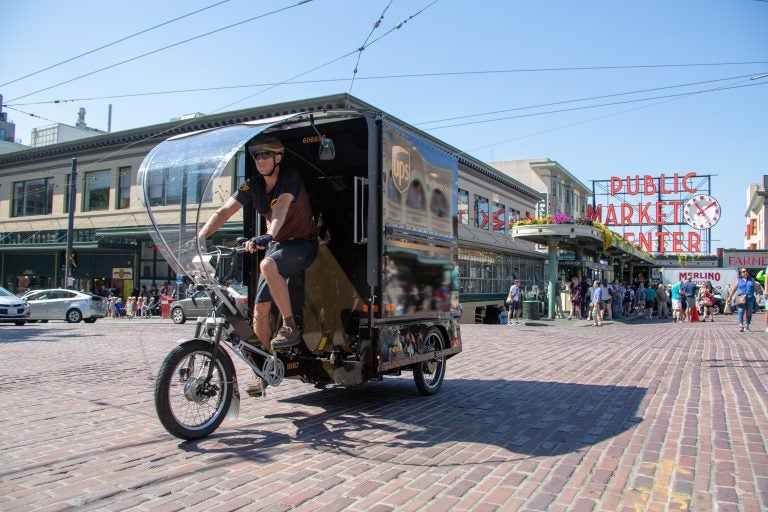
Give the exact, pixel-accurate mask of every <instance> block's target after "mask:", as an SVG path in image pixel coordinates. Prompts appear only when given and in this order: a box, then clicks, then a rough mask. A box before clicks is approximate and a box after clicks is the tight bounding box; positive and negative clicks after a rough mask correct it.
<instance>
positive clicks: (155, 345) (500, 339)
mask: <svg viewBox="0 0 768 512" xmlns="http://www.w3.org/2000/svg"><path fill="white" fill-rule="evenodd" d="M761 316H762V315H761ZM755 327H756V329H759V330H756V332H752V333H745V334H739V333H738V332H736V329H735V319H734V318H733V317H719V318H718V321H717V322H715V323H707V324H694V325H673V324H670V323H661V322H658V321H653V322H643V323H635V324H619V323H613V324H612V323H608V324H607V325H605V326H603V327H601V328H594V327H588V326H587V324H586V322H563V321H558V322H555V323H552V322H546V321H541V322H537V325H523V326H517V327H507V326H492V325H478V326H475V325H466V326H463V337H464V343H465V345H464V346H465V349H464V352H463V353H462V354H460V355H459V356H457V357H455V358H453V359H451V360H449V362H448V375H447V380H446V381H445V383H444V386H443V389H442V390H441V392H440V393H439V394H438V395H436V396H434V397H421V396H420V395H419V394H418V393H417V391H416V388H415V386H414V385H413V382H412V380H411V378H410V374H403V376H402V377H400V378H386V379H385V380H384V381H383V382H379V383H372V384H368V385H365V386H361V387H357V388H351V389H341V388H336V389H328V390H325V391H318V390H316V389H314V388H312V387H311V386H308V385H304V384H301V383H298V382H293V381H287V382H284V383H283V384H282V385H281V386H280V387H279V388H275V389H274V390H270V395H269V396H268V397H267V398H266V399H248V398H244V400H243V402H242V404H241V410H240V417H239V418H238V419H237V420H236V421H229V420H228V421H225V422H224V424H223V425H222V426H221V427H220V428H219V430H218V431H217V432H216V433H215V434H214V435H212V436H211V437H210V438H208V439H205V440H201V441H198V442H191V443H184V442H181V441H179V440H178V439H175V438H173V437H171V436H170V435H168V434H167V433H166V432H165V431H164V430H163V429H162V427H161V426H160V424H159V422H158V421H157V418H156V416H155V412H154V405H153V400H152V386H153V382H154V378H155V374H156V372H157V369H158V367H159V364H160V361H161V360H162V358H163V357H164V355H165V354H166V353H167V352H168V351H169V349H170V348H171V347H172V346H173V344H174V342H175V341H176V340H178V339H179V338H181V337H183V336H185V335H188V334H190V333H191V332H192V329H193V326H191V325H184V326H175V325H173V324H170V323H169V322H168V321H162V322H161V321H155V320H152V321H132V322H130V323H129V322H127V321H122V320H121V321H109V320H101V321H99V322H97V323H96V324H92V325H86V324H76V325H70V324H64V323H49V324H44V325H43V324H31V325H26V326H24V327H16V326H12V325H0V360H1V361H2V362H0V377H1V379H0V408H2V410H3V411H5V412H4V414H3V420H2V431H3V436H2V438H0V453H2V464H1V465H0V510H2V511H27V510H74V509H77V510H128V509H131V510H146V511H175V510H182V509H188V510H192V511H195V510H201V511H202V510H205V511H212V510H215V511H231V510H270V511H285V510H296V511H337V510H348V511H360V512H362V511H390V510H402V511H407V510H426V509H429V510H456V511H464V510H466V511H493V510H504V511H506V510H523V511H535V510H552V511H585V512H586V511H617V510H619V511H642V510H695V511H708V510H712V511H725V510H739V511H758V510H766V509H768V450H767V449H766V436H768V403H767V402H768V390H767V389H766V388H767V387H768V334H766V333H764V332H763V329H764V327H765V326H764V325H763V323H762V320H761V319H758V320H756V322H755ZM238 368H239V369H240V373H239V374H240V375H241V385H242V383H243V382H244V381H245V379H244V378H242V377H243V376H244V374H245V373H244V370H243V368H242V367H240V366H238Z"/></svg>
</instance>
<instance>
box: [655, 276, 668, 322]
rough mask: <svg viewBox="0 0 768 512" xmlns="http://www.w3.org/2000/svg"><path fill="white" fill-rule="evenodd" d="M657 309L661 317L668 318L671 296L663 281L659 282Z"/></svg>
mask: <svg viewBox="0 0 768 512" xmlns="http://www.w3.org/2000/svg"><path fill="white" fill-rule="evenodd" d="M656 309H657V311H658V316H659V319H662V318H663V319H665V320H666V319H667V317H668V316H669V297H668V296H667V289H666V287H665V286H664V284H663V283H659V287H658V288H657V289H656Z"/></svg>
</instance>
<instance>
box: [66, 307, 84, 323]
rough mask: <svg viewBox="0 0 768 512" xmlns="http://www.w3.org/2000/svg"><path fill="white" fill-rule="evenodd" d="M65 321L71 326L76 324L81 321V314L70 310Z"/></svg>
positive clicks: (77, 310) (76, 310)
mask: <svg viewBox="0 0 768 512" xmlns="http://www.w3.org/2000/svg"><path fill="white" fill-rule="evenodd" d="M66 319H67V322H69V323H71V324H76V323H78V322H79V321H80V320H82V319H83V314H82V313H81V312H80V310H79V309H70V310H69V311H67V316H66Z"/></svg>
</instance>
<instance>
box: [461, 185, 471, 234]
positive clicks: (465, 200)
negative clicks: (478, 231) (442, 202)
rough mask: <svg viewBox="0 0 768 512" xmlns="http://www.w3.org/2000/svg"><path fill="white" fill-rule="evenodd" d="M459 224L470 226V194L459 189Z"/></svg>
mask: <svg viewBox="0 0 768 512" xmlns="http://www.w3.org/2000/svg"><path fill="white" fill-rule="evenodd" d="M459 223H460V224H464V225H465V226H469V192H467V191H466V190H461V189H459Z"/></svg>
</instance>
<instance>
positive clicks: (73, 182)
mask: <svg viewBox="0 0 768 512" xmlns="http://www.w3.org/2000/svg"><path fill="white" fill-rule="evenodd" d="M75 194H77V158H73V159H72V174H71V175H70V176H69V210H68V211H69V220H68V222H67V254H66V256H65V261H64V288H68V287H69V278H70V277H72V243H73V241H74V240H73V238H74V226H75V205H76V204H77V201H76V199H75Z"/></svg>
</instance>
